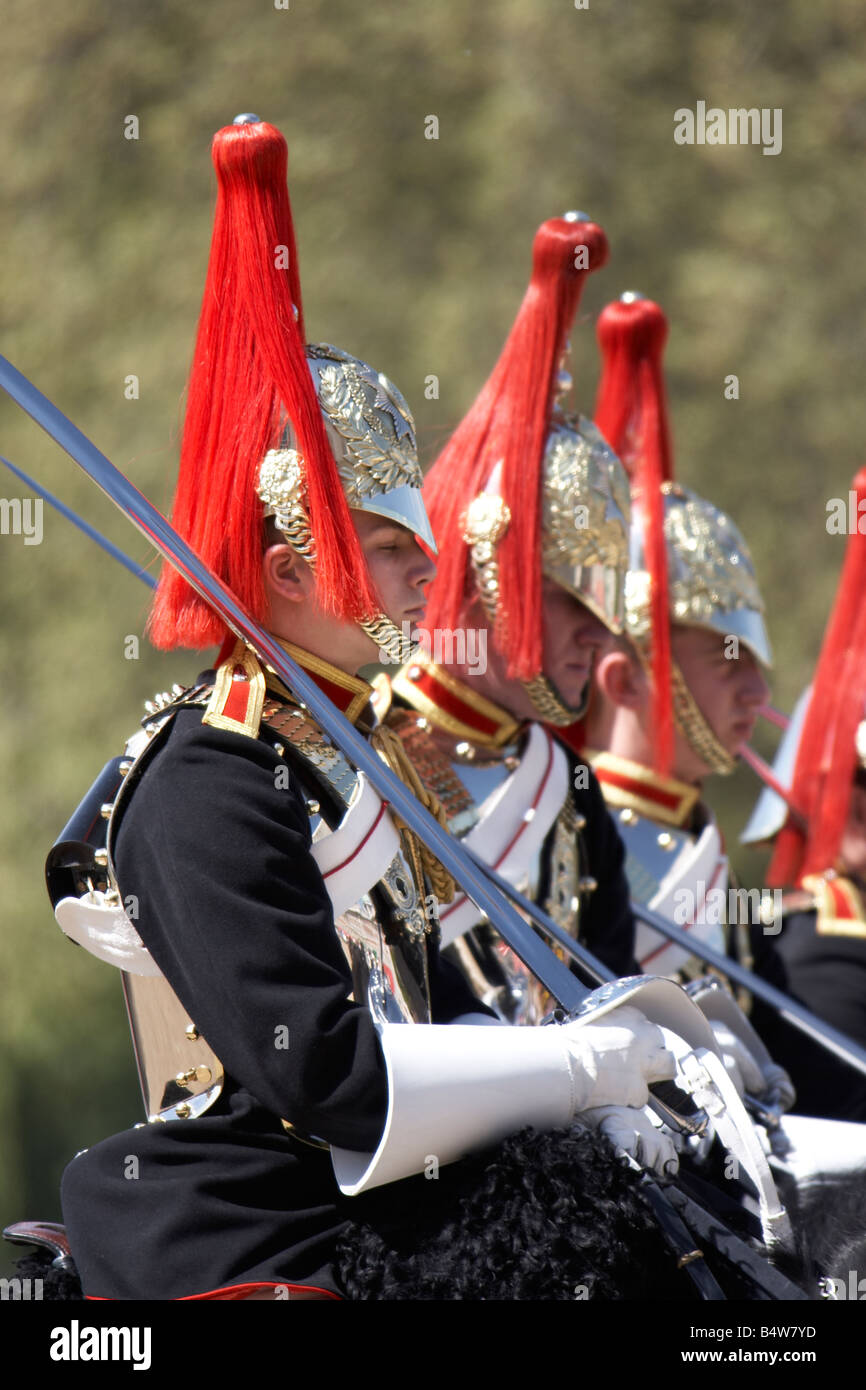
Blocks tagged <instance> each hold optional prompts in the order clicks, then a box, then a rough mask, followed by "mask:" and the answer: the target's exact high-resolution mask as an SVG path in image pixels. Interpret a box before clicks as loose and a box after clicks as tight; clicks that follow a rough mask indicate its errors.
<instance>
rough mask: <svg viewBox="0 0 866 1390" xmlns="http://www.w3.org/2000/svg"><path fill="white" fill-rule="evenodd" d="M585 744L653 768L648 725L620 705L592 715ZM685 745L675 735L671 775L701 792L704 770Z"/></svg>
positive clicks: (652, 744) (588, 722)
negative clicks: (607, 711)
mask: <svg viewBox="0 0 866 1390" xmlns="http://www.w3.org/2000/svg"><path fill="white" fill-rule="evenodd" d="M586 744H587V747H589V748H594V749H597V750H598V751H599V752H607V753H613V754H615V755H616V756H617V757H618V758H628V760H629V761H630V762H633V763H640V765H641V766H642V767H648V768H652V767H653V766H654V759H655V748H654V742H653V739H652V737H651V731H650V729H649V727H648V725H647V724H646V723H645V722H644V720H643V719H642V718H641V717H640V715H639V714H638V713H637V712H635V711H634V710H629V709H625V708H624V707H623V706H620V705H617V706H616V707H615V708H614V709H613V710H612V711H610V712H609V713H605V712H603V711H602V712H598V713H593V714H592V715H591V717H590V718H589V719H588V720H587V738H586ZM684 745H685V740H684V739H683V738H682V737H681V736H680V735H679V734H678V733H675V735H674V758H673V764H672V766H671V770H670V775H671V777H673V778H674V779H675V780H676V781H677V782H683V783H685V784H686V785H688V786H691V787H695V788H697V790H698V791H699V792H700V791H702V790H703V784H704V773H703V770H702V769H700V768H699V767H697V766H696V762H697V759H696V757H695V755H694V754H693V753H692V751H691V749H690V748H688V746H687V745H685V746H684Z"/></svg>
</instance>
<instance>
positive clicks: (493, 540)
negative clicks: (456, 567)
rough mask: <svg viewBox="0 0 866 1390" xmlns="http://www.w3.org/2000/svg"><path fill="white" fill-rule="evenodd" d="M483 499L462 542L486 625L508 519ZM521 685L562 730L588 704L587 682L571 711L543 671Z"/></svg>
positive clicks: (492, 611)
mask: <svg viewBox="0 0 866 1390" xmlns="http://www.w3.org/2000/svg"><path fill="white" fill-rule="evenodd" d="M482 499H484V502H485V504H486V506H485V509H484V510H483V511H482V509H481V508H476V515H475V517H474V526H473V528H472V529H470V528H469V527H467V530H466V532H465V534H464V537H463V539H464V540H465V541H466V542H467V544H469V545H470V546H471V550H470V555H471V559H472V570H473V574H474V576H475V587H476V590H477V592H478V597H479V599H480V600H481V606H482V608H483V609H484V612H485V614H486V616H487V620H488V622H490V623H491V624H495V623H496V610H497V605H498V603H499V562H498V560H497V558H496V547H497V544H498V542H499V540H500V539H501V537H502V536H503V535H504V533H505V529H506V527H507V526H508V522H509V520H510V516H509V513H508V508H507V507H506V506H505V505H504V503H502V502H500V500H499V498H493V497H490V498H487V496H486V494H484V493H482V494H481V498H477V499H476V503H479V502H481V501H482ZM496 504H498V507H497V505H496ZM520 684H521V685H522V686H523V689H524V690H525V691H526V694H527V695H528V696H529V699H530V701H531V703H532V708H533V709H534V710H535V712H536V714H537V715H538V717H539V719H541V720H543V722H544V723H545V724H553V725H554V726H555V727H556V728H559V729H564V728H566V727H567V726H568V725H569V724H573V723H574V721H575V720H576V719H582V718H583V716H584V714H585V713H586V708H587V705H588V704H589V684H590V683H589V681H587V683H586V688H585V691H584V695H583V699H582V700H581V702H580V706H579V708H578V709H573V708H571V707H570V706H569V705H567V704H566V703H565V701H564V700H563V699H562V697H561V695H560V694H559V691H558V690H557V689H556V686H555V685H554V684H553V682H552V681H550V680H548V678H547V676H545V675H544V674H543V673H542V672H539V674H538V675H537V676H533V677H532V679H531V680H528V681H521V682H520Z"/></svg>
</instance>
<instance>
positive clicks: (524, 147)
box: [0, 0, 866, 1223]
mask: <svg viewBox="0 0 866 1390" xmlns="http://www.w3.org/2000/svg"><path fill="white" fill-rule="evenodd" d="M3 20H4V34H3V51H2V55H0V85H2V90H3V92H4V119H3V121H2V124H0V176H2V181H3V198H2V206H0V237H2V245H3V248H4V255H3V260H2V267H0V350H2V352H3V353H4V355H6V356H8V357H9V358H10V359H11V360H12V361H13V362H14V363H15V364H16V366H18V367H19V368H20V369H21V370H22V371H24V372H25V374H26V375H28V376H30V377H31V378H32V380H33V381H34V382H35V383H36V384H37V385H38V386H39V387H40V389H41V390H42V391H44V392H45V393H46V394H47V395H48V396H49V397H50V398H51V399H52V400H54V401H56V402H57V403H58V404H59V405H60V406H61V408H62V409H63V410H64V411H66V412H67V413H68V414H69V416H70V417H71V418H72V419H73V420H74V421H75V422H76V423H77V424H78V425H79V426H80V427H81V428H82V429H83V430H84V431H85V433H87V434H88V435H89V436H90V437H91V438H92V439H94V441H95V442H96V443H97V444H98V445H99V447H100V448H101V449H103V450H104V452H106V453H107V454H108V456H109V457H110V458H112V459H113V460H114V462H116V463H117V464H118V466H119V467H120V468H121V469H122V470H123V471H124V472H125V473H126V474H127V475H128V476H129V477H130V478H131V479H132V480H133V481H134V482H135V483H136V485H137V486H138V487H140V488H141V489H142V491H143V492H144V493H145V494H146V495H147V496H148V497H149V498H150V499H151V500H152V501H154V502H155V503H156V505H157V506H159V507H160V508H162V509H163V510H167V509H168V507H169V505H170V500H171V494H172V486H173V477H174V471H175V467H176V459H177V444H178V432H179V426H180V422H181V419H182V409H183V393H184V382H185V376H186V371H187V366H188V361H189V355H190V352H191V348H192V342H193V335H194V331H195V324H196V320H197V314H198V308H199V296H200V293H201V287H202V284H203V279H204V271H205V264H206V258H207V252H208V244H209V238H210V220H211V211H212V204H213V183H212V170H211V166H210V159H209V152H208V151H209V141H210V137H211V135H212V133H213V131H214V130H216V129H217V128H218V127H219V126H221V125H224V124H227V123H228V122H230V121H231V119H232V117H233V116H234V115H235V114H236V113H237V112H239V111H245V110H253V111H256V112H258V113H259V114H260V115H262V116H263V117H265V118H267V119H269V120H272V121H273V122H274V123H275V124H277V125H278V126H280V127H281V129H283V130H284V132H285V134H286V136H287V139H288V142H289V150H290V170H289V177H290V186H291V190H292V198H293V204H294V210H295V216H296V226H297V232H298V240H299V249H300V261H301V273H302V276H303V283H304V287H305V289H304V298H305V310H306V315H307V323H308V329H309V331H310V332H311V335H312V336H313V337H315V338H318V339H320V340H324V341H330V342H334V343H337V344H339V345H340V346H342V347H345V348H347V349H349V350H350V351H352V352H354V353H356V354H357V355H359V356H361V357H364V358H366V359H367V360H369V361H371V362H374V363H375V364H376V366H377V367H378V368H380V369H381V370H383V371H385V372H387V373H388V374H389V375H391V376H392V377H393V378H394V379H395V380H396V381H397V383H398V384H399V386H400V388H401V389H402V391H403V392H404V393H405V395H406V396H407V398H408V399H409V401H410V404H411V405H412V406H413V408H414V410H415V413H416V418H417V421H418V425H419V431H420V442H421V449H422V455H423V460H424V462H429V461H431V460H432V458H433V457H434V456H435V453H436V450H437V448H438V447H439V445H440V444H441V443H442V442H443V441H444V439H445V438H446V437H447V435H448V432H449V430H450V429H451V428H452V427H453V425H454V424H456V422H457V421H458V420H459V418H460V416H461V414H462V412H463V411H464V410H465V409H466V407H467V406H468V405H469V403H470V402H471V400H472V399H473V398H474V395H475V393H476V392H477V390H478V388H479V387H480V385H481V384H482V382H483V380H484V379H485V377H486V375H487V373H488V371H489V369H490V367H491V365H492V363H493V361H494V360H495V358H496V355H497V353H498V351H499V348H500V346H501V343H502V340H503V338H504V335H505V333H506V332H507V330H508V327H509V325H510V322H511V320H512V318H513V315H514V312H515V310H516V307H517V305H518V303H519V301H520V298H521V295H522V293H523V289H524V287H525V283H526V278H527V273H528V266H529V253H530V245H531V240H532V236H533V233H534V231H535V228H536V227H537V225H538V224H539V223H540V222H541V221H543V220H544V219H545V218H546V217H550V216H553V215H557V214H560V213H561V212H564V211H565V210H567V209H568V208H572V207H580V208H584V209H586V210H587V211H588V212H589V213H590V214H591V215H592V216H593V218H594V219H595V220H597V221H599V222H601V223H602V225H603V226H604V227H605V228H606V230H607V233H608V236H609V239H610V243H611V248H612V257H611V261H610V264H609V265H608V267H607V268H606V269H605V270H604V271H603V272H602V273H600V274H598V275H596V276H593V277H592V279H591V280H590V281H589V283H588V286H587V289H586V293H585V295H584V300H583V306H582V311H581V327H580V328H579V329H578V330H577V331H576V332H575V334H574V338H573V348H574V351H573V374H574V377H575V397H576V400H577V402H578V404H581V405H582V406H583V408H584V409H585V410H591V407H592V401H593V397H594V390H595V382H596V377H597V366H596V349H595V341H594V331H593V320H594V318H595V316H596V315H597V313H598V311H599V309H600V308H601V307H602V305H603V304H604V303H606V302H607V301H608V300H609V299H612V298H614V297H616V296H617V295H618V294H619V293H620V292H621V291H622V290H623V289H626V288H633V289H640V290H641V291H642V292H643V293H645V294H647V295H650V296H652V297H653V298H655V299H658V300H659V302H660V303H661V304H662V305H663V306H664V308H665V310H666V311H667V313H668V316H669V318H670V321H671V338H670V344H669V349H668V356H667V362H668V379H669V388H670V396H671V406H672V416H673V427H674V438H675V445H676V457H677V468H678V473H679V477H680V479H681V480H682V481H683V482H684V483H685V484H687V485H689V486H692V487H695V488H696V489H697V490H698V491H700V492H704V493H706V494H707V495H708V496H710V497H712V499H713V500H714V501H715V502H716V503H717V504H719V505H720V506H722V507H724V508H726V509H729V510H730V511H731V513H732V514H733V516H734V517H735V518H736V520H737V521H738V523H739V525H740V526H741V528H742V529H743V531H744V532H745V534H746V537H747V539H748V540H749V542H750V545H751V547H752V550H753V553H754V555H755V558H756V562H757V568H758V573H759V577H760V580H761V582H762V585H763V589H764V593H765V596H766V600H767V605H768V609H769V626H770V632H771V636H772V638H773V640H774V644H775V648H776V654H777V667H776V675H775V690H774V697H775V699H776V702H777V703H778V704H779V705H780V706H782V707H783V708H788V709H789V708H790V707H791V705H792V704H793V701H794V699H795V698H796V695H797V694H798V693H799V691H800V689H801V688H802V686H803V685H804V683H805V682H806V680H807V679H808V677H809V674H810V671H811V669H812V666H813V664H814V661H815V659H816V656H817V652H818V649H819V645H820V640H821V636H822V632H823V628H824V624H825V620H826V615H827V611H828V608H829V604H830V602H831V598H832V593H833V590H834V586H835V583H836V579H837V575H838V572H839V568H840V565H841V560H842V552H843V548H844V542H843V540H842V539H841V538H839V537H831V536H828V534H827V532H826V526H825V521H826V504H827V500H828V499H829V498H831V497H836V496H845V495H846V493H847V489H848V486H849V481H850V478H851V477H852V475H853V473H854V472H855V471H856V469H857V467H858V466H859V465H860V464H861V463H862V462H863V453H864V444H866V392H864V390H863V364H864V348H866V312H864V311H866V258H864V254H863V226H864V206H863V204H864V193H863V189H864V186H866V182H864V177H863V174H864V168H863V164H864V142H866V66H864V41H866V11H864V9H863V7H862V5H861V4H860V3H859V0H824V3H823V4H822V5H821V6H820V7H819V6H817V5H815V4H814V0H788V2H787V3H785V4H778V5H772V6H764V7H756V6H754V5H753V4H751V3H749V0H724V3H719V0H660V2H657V3H655V4H653V5H647V4H646V3H643V2H642V0H589V4H588V5H587V7H586V8H585V9H577V8H575V5H574V3H573V0H475V3H474V4H473V5H472V6H471V7H470V6H466V5H465V4H463V3H461V0H438V3H435V4H430V3H427V4H423V3H419V0H402V3H397V0H389V2H388V3H386V2H385V0H367V3H366V4H359V3H358V0H327V3H324V0H290V8H288V9H277V8H276V7H275V5H274V3H273V0H207V3H205V2H204V0H197V3H188V4H185V5H183V6H180V5H177V4H174V3H171V0H135V3H132V0H79V3H72V4H70V3H63V4H61V3H60V2H59V0H43V3H42V4H40V5H38V6H34V5H32V4H30V3H28V2H27V0H5V4H4V15H3ZM698 100H704V101H706V102H707V104H708V105H709V106H720V107H723V108H728V107H743V106H745V107H752V106H756V107H770V108H776V107H779V108H781V109H782V111H783V148H782V152H781V154H779V155H778V156H776V157H768V156H765V155H763V154H762V152H761V149H760V148H759V147H748V146H747V147H727V146H720V147H713V146H698V145H695V146H685V147H683V146H677V145H675V144H674V141H673V129H674V111H675V110H676V109H677V108H678V107H683V106H686V107H690V108H692V109H694V107H695V103H696V102H697V101H698ZM129 115H135V116H137V117H138V121H139V138H138V139H137V140H130V139H127V138H125V135H124V131H125V118H126V117H127V116H129ZM431 115H435V116H436V117H437V118H438V121H439V132H438V139H436V140H431V139H426V138H425V123H426V118H427V117H428V116H431ZM730 373H735V374H736V375H737V376H738V378H739V382H740V396H739V399H738V400H733V401H732V400H726V399H725V397H724V379H725V377H726V376H727V375H728V374H730ZM130 374H134V375H136V376H137V377H138V378H139V382H140V394H139V398H138V399H137V400H128V399H126V398H125V395H124V383H125V378H126V377H127V376H129V375H130ZM431 374H435V375H436V376H437V377H438V379H439V390H440V394H439V398H438V400H426V399H425V397H424V383H425V378H426V377H428V376H429V375H431ZM0 450H2V452H3V454H5V456H6V457H8V458H10V459H12V460H13V461H14V462H15V463H17V464H18V465H19V466H20V467H22V468H24V469H25V470H27V471H28V472H29V473H31V474H33V475H34V476H35V477H36V478H37V479H39V481H40V482H41V483H42V484H43V485H45V486H47V487H48V488H50V489H51V490H52V491H54V492H55V493H58V494H60V495H61V496H62V497H63V498H64V499H65V500H66V501H67V503H69V505H71V506H73V507H74V508H75V509H76V510H77V511H79V512H80V513H81V514H83V515H85V516H87V517H88V519H89V520H90V521H91V522H92V523H93V524H94V525H96V526H97V527H98V528H99V529H100V530H102V531H103V532H104V533H105V534H106V535H108V536H109V537H111V538H112V539H113V540H114V541H115V542H116V543H117V544H118V545H120V546H121V547H122V548H124V549H125V550H126V551H127V552H128V553H130V554H131V555H132V556H134V557H135V558H136V559H138V560H139V561H140V562H143V563H147V564H149V565H151V567H152V568H154V566H153V563H152V561H151V558H150V556H149V554H148V547H147V545H146V543H145V542H144V540H143V539H142V538H141V537H140V536H139V535H138V533H137V532H135V531H134V530H133V529H132V528H131V527H130V526H129V525H128V523H126V522H125V521H124V520H123V519H122V518H121V517H120V516H119V515H118V514H117V513H116V512H115V511H114V509H113V508H112V506H111V504H110V503H109V502H108V501H107V500H106V499H104V498H103V497H102V496H101V495H100V494H99V493H97V491H96V490H95V489H94V487H93V485H92V484H91V483H90V482H89V481H88V480H87V479H86V478H85V477H84V476H83V475H81V474H80V473H79V471H78V470H77V469H76V468H75V467H74V465H72V464H71V463H70V462H69V461H68V460H67V459H66V457H65V455H63V454H62V453H61V452H60V450H59V449H58V448H57V447H56V446H54V445H53V444H52V443H51V441H49V440H48V439H47V437H46V436H44V435H42V434H41V432H40V431H39V430H38V429H37V428H36V427H35V426H34V425H33V424H32V423H31V422H29V421H28V420H27V419H26V418H25V417H24V416H23V415H22V414H21V412H20V411H18V409H17V408H16V407H15V406H14V405H13V404H12V403H11V402H10V401H8V400H7V399H6V398H5V397H4V398H3V400H2V401H0ZM0 472H2V473H3V476H2V479H0V495H2V496H4V497H7V498H13V497H26V496H28V495H29V494H28V491H27V489H26V488H25V487H24V486H23V485H21V484H19V483H18V482H17V481H16V480H15V479H14V478H12V476H11V475H8V476H7V475H6V474H5V470H2V469H0ZM0 605H2V654H3V659H2V673H3V679H2V693H0V740H2V743H0V746H2V750H3V767H4V787H3V795H2V797H0V875H2V882H0V887H2V896H0V905H2V906H0V1220H2V1222H3V1223H5V1222H6V1221H8V1220H13V1219H19V1218H24V1217H36V1216H39V1217H43V1218H54V1219H57V1218H59V1215H60V1210H59V1200H58V1195H57V1186H58V1181H59V1177H60V1173H61V1170H62V1167H63V1166H64V1164H65V1162H66V1161H68V1159H69V1158H70V1157H71V1156H72V1154H74V1153H75V1151H76V1150H78V1149H80V1148H83V1147H86V1146H87V1145H89V1144H91V1143H94V1142H96V1141H97V1140H98V1139H99V1138H101V1137H103V1136H105V1135H106V1134H109V1133H112V1132H114V1131H116V1130H118V1129H121V1128H124V1127H126V1126H127V1125H129V1124H132V1123H134V1122H136V1121H137V1120H138V1119H139V1118H140V1101H139V1098H138V1088H137V1082H136V1079H135V1075H134V1070H133V1066H132V1060H131V1049H130V1046H129V1037H128V1032H127V1028H126V1022H125V1016H124V1012H123V1006H122V1003H121V999H120V990H119V982H118V980H117V978H116V977H115V976H114V974H113V972H112V971H111V970H109V969H108V968H107V967H104V966H101V965H99V964H98V963H97V962H95V961H94V960H93V959H92V958H91V957H89V956H87V955H86V954H85V953H84V952H82V951H77V950H75V949H74V948H73V947H72V946H70V945H69V943H68V942H66V941H65V940H64V939H63V938H62V937H61V934H60V932H59V931H58V929H57V928H56V927H55V926H54V924H53V920H52V916H51V912H50V908H49V905H48V901H47V898H46V896H45V893H44V889H43V887H42V871H43V862H44V857H45V853H46V851H47V849H48V847H49V846H50V844H51V843H52V841H53V839H54V838H55V837H56V835H57V833H58V831H59V830H60V828H61V826H62V825H63V824H64V823H65V821H66V819H67V818H68V815H69V814H70V812H71V810H72V809H73V808H74V806H75V805H76V804H77V802H78V801H79V799H80V798H81V796H82V794H83V792H84V791H85V789H86V788H87V786H88V785H89V784H90V782H91V781H92V780H93V778H94V777H95V775H96V774H97V772H98V771H99V769H100V768H101V767H102V765H103V763H104V762H106V761H107V760H108V759H109V758H110V757H111V756H113V755H114V754H115V753H116V752H119V751H120V750H121V748H122V744H123V741H124V739H125V737H126V736H127V735H128V734H129V733H130V732H131V731H132V729H133V728H134V727H135V725H136V723H137V721H138V719H139V718H141V715H142V710H141V702H142V701H143V700H144V699H145V698H148V697H149V696H150V695H151V694H152V693H153V692H154V691H155V690H161V689H165V688H167V687H168V686H169V685H170V684H171V682H172V681H174V680H187V679H189V678H190V677H191V676H192V675H193V674H194V673H195V672H196V670H197V669H198V668H199V666H200V665H202V664H204V663H203V662H202V661H201V660H200V659H199V658H197V657H195V656H194V655H190V656H188V657H187V656H185V655H184V654H180V655H177V654H176V655H174V656H172V657H165V656H158V655H157V654H155V653H153V652H151V651H149V649H148V647H147V645H146V643H145V642H144V641H143V640H142V642H141V650H140V657H139V659H137V660H130V659H127V658H126V657H125V655H124V651H125V649H127V648H128V644H127V642H126V639H127V637H128V636H130V635H138V636H141V633H142V631H143V626H144V622H145V617H146V610H147V594H146V592H145V590H144V588H143V587H142V586H141V585H140V584H139V583H138V582H137V581H136V580H135V579H134V578H132V577H131V576H129V575H128V574H126V573H125V572H124V571H123V570H121V569H120V568H118V567H117V566H116V565H115V564H114V562H113V561H111V560H110V559H109V558H108V557H107V556H105V555H103V554H102V553H101V552H99V551H98V550H97V549H96V548H95V547H94V546H93V545H92V544H91V543H90V542H88V541H87V540H85V538H84V537H83V536H81V535H80V534H79V533H78V532H76V531H75V530H73V529H72V528H71V527H70V526H69V525H68V523H67V522H65V521H63V520H62V519H61V518H60V517H58V516H57V515H56V514H54V513H53V512H50V511H49V510H48V509H47V508H46V509H45V513H44V539H43V542H42V544H41V545H31V546H25V545H24V543H23V538H22V537H20V536H14V535H3V536H0ZM773 744H774V735H773V734H772V732H765V733H763V734H762V735H761V738H760V739H759V741H758V746H759V747H760V748H761V749H762V751H764V752H765V753H771V752H772V748H773ZM755 791H756V787H755V783H754V780H753V778H752V777H751V774H749V773H748V772H747V771H745V770H743V771H741V772H739V773H737V774H736V775H735V776H734V777H733V778H732V779H730V780H729V781H727V782H724V783H723V782H722V781H720V780H719V779H716V780H715V782H714V783H712V784H711V786H710V795H711V800H713V801H714V803H715V804H716V806H717V808H718V809H719V810H720V813H721V816H722V821H723V825H724V827H725V828H726V830H727V833H728V840H729V845H730V847H731V850H732V856H733V859H734V862H735V865H736V866H737V868H738V869H739V870H740V872H741V874H742V876H743V878H744V880H745V881H746V882H747V883H758V882H760V875H761V871H762V868H763V862H764V861H763V860H762V859H761V858H760V857H757V856H746V855H744V854H743V853H742V852H741V851H739V850H738V849H737V847H736V838H735V837H736V833H737V830H738V828H739V827H740V826H741V825H742V823H743V820H744V818H745V816H746V814H747V813H748V810H749V809H750V806H751V804H752V802H753V800H754V796H755Z"/></svg>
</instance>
